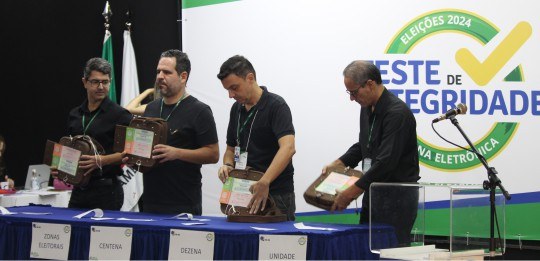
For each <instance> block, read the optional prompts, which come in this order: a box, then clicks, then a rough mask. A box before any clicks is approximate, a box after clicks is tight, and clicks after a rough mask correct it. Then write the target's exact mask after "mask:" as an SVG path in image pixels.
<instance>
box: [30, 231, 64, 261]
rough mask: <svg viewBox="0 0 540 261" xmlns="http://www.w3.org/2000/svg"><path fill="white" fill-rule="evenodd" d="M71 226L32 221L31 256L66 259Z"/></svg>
mask: <svg viewBox="0 0 540 261" xmlns="http://www.w3.org/2000/svg"><path fill="white" fill-rule="evenodd" d="M70 239H71V226H70V225H67V224H48V223H38V222H32V246H31V248H30V257H31V258H42V259H57V260H67V259H68V253H69V241H70Z"/></svg>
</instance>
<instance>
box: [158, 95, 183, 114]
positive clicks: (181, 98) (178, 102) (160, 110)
mask: <svg viewBox="0 0 540 261" xmlns="http://www.w3.org/2000/svg"><path fill="white" fill-rule="evenodd" d="M185 97H186V92H184V94H182V97H180V100H178V101H177V102H176V105H174V108H173V109H172V111H171V113H169V116H167V118H165V119H164V120H165V121H168V120H169V117H171V114H172V113H173V112H174V110H175V109H176V107H178V104H180V102H181V101H182V100H184V98H185ZM162 112H163V99H161V108H160V109H159V117H160V118H162V119H163V117H162V116H161V113H162Z"/></svg>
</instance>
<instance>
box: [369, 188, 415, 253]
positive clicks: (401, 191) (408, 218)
mask: <svg viewBox="0 0 540 261" xmlns="http://www.w3.org/2000/svg"><path fill="white" fill-rule="evenodd" d="M379 192H380V193H376V195H374V197H373V199H372V204H373V206H372V209H370V208H369V197H370V195H369V194H365V195H364V198H363V199H362V212H361V213H360V224H369V220H370V214H371V217H372V218H373V223H376V224H387V225H391V226H393V227H394V229H395V231H396V237H397V241H398V246H399V247H405V246H410V244H411V230H412V227H413V225H414V222H415V220H416V216H417V211H418V188H417V187H386V188H385V189H383V190H379ZM371 196H373V195H371ZM370 212H371V213H370Z"/></svg>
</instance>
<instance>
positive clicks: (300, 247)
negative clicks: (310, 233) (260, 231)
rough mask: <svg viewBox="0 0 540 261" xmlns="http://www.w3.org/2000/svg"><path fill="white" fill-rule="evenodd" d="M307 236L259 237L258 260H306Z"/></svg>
mask: <svg viewBox="0 0 540 261" xmlns="http://www.w3.org/2000/svg"><path fill="white" fill-rule="evenodd" d="M307 241H308V237H307V235H259V260H271V259H279V260H306V252H307Z"/></svg>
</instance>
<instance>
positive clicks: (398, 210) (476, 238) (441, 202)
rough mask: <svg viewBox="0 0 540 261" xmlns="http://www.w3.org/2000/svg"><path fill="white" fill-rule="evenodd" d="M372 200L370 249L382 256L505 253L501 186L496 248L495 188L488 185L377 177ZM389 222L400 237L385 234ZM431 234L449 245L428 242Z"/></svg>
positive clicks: (419, 257)
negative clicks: (492, 201) (491, 193)
mask: <svg viewBox="0 0 540 261" xmlns="http://www.w3.org/2000/svg"><path fill="white" fill-rule="evenodd" d="M426 198H428V199H429V202H426ZM434 199H435V200H434ZM369 204H370V210H371V211H370V213H369V215H370V221H369V227H370V250H371V251H372V252H374V253H379V254H381V257H388V258H394V257H396V258H400V259H408V258H407V257H409V258H410V259H430V258H434V257H439V258H458V257H463V256H467V255H469V256H472V255H475V256H496V255H502V253H504V249H505V247H506V241H505V226H506V224H505V199H504V196H503V195H502V193H500V191H496V193H495V210H496V216H495V221H496V222H495V241H494V246H495V251H494V252H490V251H489V242H490V200H489V190H484V189H483V188H482V185H477V184H474V185H469V184H443V183H438V184H433V183H419V184H408V183H372V184H371V187H370V199H369ZM385 226H386V228H388V227H390V228H393V229H394V232H395V233H394V234H395V237H394V238H391V239H388V240H381V238H383V237H381V236H382V235H383V233H387V232H385V231H384V229H385ZM497 227H498V228H499V229H497ZM426 235H427V236H428V237H430V238H433V239H434V241H437V243H442V244H443V245H446V246H448V248H443V249H436V248H435V246H434V245H427V244H426V243H425V241H426ZM499 235H500V236H499ZM430 241H433V240H430ZM444 255H446V256H444Z"/></svg>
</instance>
